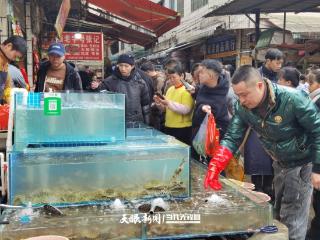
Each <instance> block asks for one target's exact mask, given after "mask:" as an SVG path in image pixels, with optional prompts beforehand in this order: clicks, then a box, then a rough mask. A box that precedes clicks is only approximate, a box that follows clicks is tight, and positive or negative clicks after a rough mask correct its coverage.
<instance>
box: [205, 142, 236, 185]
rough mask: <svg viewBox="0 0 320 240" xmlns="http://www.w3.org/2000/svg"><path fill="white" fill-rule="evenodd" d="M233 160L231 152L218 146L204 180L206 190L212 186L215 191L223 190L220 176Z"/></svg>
mask: <svg viewBox="0 0 320 240" xmlns="http://www.w3.org/2000/svg"><path fill="white" fill-rule="evenodd" d="M231 158H232V153H231V151H230V150H229V149H228V148H226V147H224V146H218V147H217V149H216V151H215V153H214V155H213V158H212V159H211V160H210V163H209V166H208V171H207V175H206V177H205V179H204V188H205V189H207V188H208V186H210V187H211V188H212V189H213V190H220V189H221V188H222V185H221V183H220V182H219V174H220V173H221V172H222V171H223V170H224V169H225V168H226V166H227V165H228V163H229V161H230V159H231Z"/></svg>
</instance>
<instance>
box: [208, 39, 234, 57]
mask: <svg viewBox="0 0 320 240" xmlns="http://www.w3.org/2000/svg"><path fill="white" fill-rule="evenodd" d="M234 54H236V37H235V36H233V35H223V36H214V37H212V38H209V39H208V40H207V55H209V56H208V57H211V58H218V57H227V56H232V55H234Z"/></svg>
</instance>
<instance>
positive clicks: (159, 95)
mask: <svg viewBox="0 0 320 240" xmlns="http://www.w3.org/2000/svg"><path fill="white" fill-rule="evenodd" d="M155 94H156V95H157V96H158V97H159V98H161V99H162V100H164V96H162V95H161V94H160V93H158V92H156V93H155Z"/></svg>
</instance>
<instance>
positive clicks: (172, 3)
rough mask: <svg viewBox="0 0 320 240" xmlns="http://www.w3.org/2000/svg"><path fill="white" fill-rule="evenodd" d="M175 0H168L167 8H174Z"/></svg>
mask: <svg viewBox="0 0 320 240" xmlns="http://www.w3.org/2000/svg"><path fill="white" fill-rule="evenodd" d="M175 1H176V0H170V2H169V8H171V9H172V10H176V6H175V5H176V4H175Z"/></svg>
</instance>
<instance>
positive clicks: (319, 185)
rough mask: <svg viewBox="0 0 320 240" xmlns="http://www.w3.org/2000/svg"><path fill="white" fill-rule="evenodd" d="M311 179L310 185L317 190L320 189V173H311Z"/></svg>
mask: <svg viewBox="0 0 320 240" xmlns="http://www.w3.org/2000/svg"><path fill="white" fill-rule="evenodd" d="M311 181H312V185H313V187H314V188H315V189H317V190H318V191H320V174H318V173H312V175H311Z"/></svg>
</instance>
